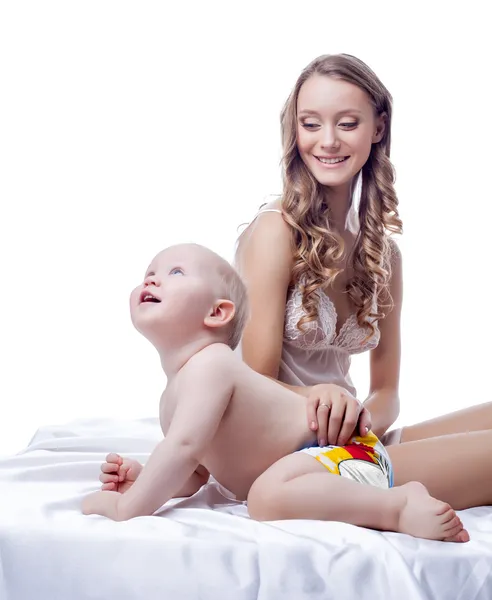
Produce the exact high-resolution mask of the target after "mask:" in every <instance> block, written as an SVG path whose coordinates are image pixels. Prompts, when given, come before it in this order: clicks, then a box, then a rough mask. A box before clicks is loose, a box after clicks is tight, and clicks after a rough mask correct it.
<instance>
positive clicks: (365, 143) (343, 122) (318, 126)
mask: <svg viewBox="0 0 492 600" xmlns="http://www.w3.org/2000/svg"><path fill="white" fill-rule="evenodd" d="M384 125H385V118H384V116H381V117H378V116H376V114H375V110H374V107H373V106H372V104H371V102H370V100H369V97H368V95H367V94H366V92H364V91H363V90H362V89H360V88H359V87H357V86H356V85H353V84H352V83H348V82H346V81H341V80H339V79H333V78H331V77H328V76H326V75H313V76H312V77H310V78H309V79H308V80H306V81H305V82H304V84H303V85H302V87H301V89H300V91H299V96H298V99H297V147H298V150H299V154H300V155H301V158H302V160H303V161H304V164H305V165H306V167H307V168H308V169H309V171H310V172H311V173H312V175H313V176H314V177H315V178H316V179H317V180H318V182H319V183H320V184H321V185H326V186H330V187H338V186H342V185H346V184H347V183H349V182H351V180H352V178H353V177H354V175H356V174H357V173H358V172H359V171H360V170H361V168H362V167H363V165H364V164H365V162H366V161H367V159H368V158H369V153H370V151H371V146H372V144H374V143H377V142H379V141H380V140H381V138H382V136H383V133H384Z"/></svg>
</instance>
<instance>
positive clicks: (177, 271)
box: [169, 267, 184, 275]
mask: <svg viewBox="0 0 492 600" xmlns="http://www.w3.org/2000/svg"><path fill="white" fill-rule="evenodd" d="M169 275H184V272H183V269H181V268H180V267H174V269H171V270H170V271H169Z"/></svg>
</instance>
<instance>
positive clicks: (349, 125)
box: [339, 121, 358, 129]
mask: <svg viewBox="0 0 492 600" xmlns="http://www.w3.org/2000/svg"><path fill="white" fill-rule="evenodd" d="M357 125H358V123H357V121H351V122H347V121H346V122H345V123H339V126H340V127H343V129H354V128H355V127H357Z"/></svg>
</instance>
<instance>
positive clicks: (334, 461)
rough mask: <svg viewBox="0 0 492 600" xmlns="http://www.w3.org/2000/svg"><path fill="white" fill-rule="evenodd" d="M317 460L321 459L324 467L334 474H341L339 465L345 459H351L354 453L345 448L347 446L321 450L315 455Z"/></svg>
mask: <svg viewBox="0 0 492 600" xmlns="http://www.w3.org/2000/svg"><path fill="white" fill-rule="evenodd" d="M315 458H316V460H317V461H319V462H320V463H321V464H322V465H323V466H324V467H326V468H327V469H328V471H330V473H333V474H334V475H340V470H339V468H338V465H339V464H340V463H341V462H343V461H344V460H349V459H351V458H352V455H351V454H350V453H349V452H347V450H345V448H341V447H339V448H330V450H327V451H326V452H320V453H319V454H316V456H315Z"/></svg>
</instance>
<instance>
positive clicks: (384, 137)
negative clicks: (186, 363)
mask: <svg viewBox="0 0 492 600" xmlns="http://www.w3.org/2000/svg"><path fill="white" fill-rule="evenodd" d="M391 109H392V100H391V95H390V94H389V92H388V90H387V89H386V88H385V87H384V85H383V84H382V83H381V81H380V80H379V79H378V78H377V76H376V75H375V73H374V72H373V71H372V70H371V69H370V68H369V67H368V66H367V65H365V64H364V63H363V62H362V61H361V60H359V59H357V58H355V57H352V56H348V55H328V56H321V57H319V58H317V59H316V60H314V61H313V62H312V63H311V64H310V65H309V66H308V67H307V68H306V69H304V71H303V72H302V73H301V75H300V77H299V79H298V80H297V82H296V85H295V87H294V89H293V91H292V93H291V95H290V96H289V98H288V100H287V102H286V104H285V107H284V109H283V111H282V117H281V121H282V141H283V168H284V189H283V193H282V196H281V198H279V199H277V200H276V201H274V202H272V203H270V204H268V205H267V206H266V207H263V209H262V210H260V212H259V213H258V215H257V216H256V218H255V219H254V221H253V223H251V224H250V226H249V227H248V228H247V229H246V231H245V232H244V233H243V234H242V236H241V238H240V240H239V244H238V249H237V256H236V262H237V265H238V268H239V270H240V272H241V274H242V276H243V278H244V280H245V282H246V285H247V287H248V290H249V294H250V300H251V319H250V322H249V324H248V326H247V328H246V331H245V333H244V337H243V340H242V346H241V350H242V354H243V358H244V360H245V361H246V362H247V363H248V364H249V365H250V366H251V367H252V368H254V369H255V370H256V371H258V372H260V373H263V374H265V375H267V376H269V377H272V378H275V379H277V380H278V381H279V382H280V383H281V384H283V385H285V386H287V387H290V388H293V389H295V390H296V391H297V392H299V393H300V394H302V395H304V396H306V397H307V398H308V402H307V406H308V419H309V422H310V424H311V427H312V428H313V429H317V431H318V440H319V443H320V445H325V444H326V443H329V444H337V445H343V444H345V443H346V442H347V441H348V439H349V437H350V436H351V435H352V433H353V431H354V429H355V428H357V429H358V430H359V432H360V434H361V435H363V434H364V433H365V431H367V429H369V428H370V429H372V430H373V431H374V432H375V433H376V435H378V436H380V437H381V439H382V441H383V442H384V443H385V444H386V445H387V447H388V452H389V454H390V456H391V459H392V461H393V466H394V471H395V484H396V485H401V484H403V483H406V482H408V481H412V480H413V481H415V480H417V481H420V482H422V483H423V484H424V485H426V487H427V488H428V489H429V492H430V494H431V495H433V496H435V497H437V498H440V499H442V500H444V501H446V502H449V503H450V504H451V505H452V506H453V507H454V508H455V509H463V508H468V507H472V506H478V505H485V504H492V461H490V458H489V457H490V455H491V452H492V403H487V404H483V405H480V406H476V407H473V408H470V409H466V410H463V411H460V412H457V413H453V414H450V415H447V416H444V417H442V418H439V419H435V420H432V421H428V422H425V423H421V424H418V425H414V426H411V427H404V428H403V429H402V430H392V431H391V430H390V431H388V429H389V428H390V427H391V425H392V424H393V423H394V421H395V420H396V418H397V416H398V412H399V396H398V380H399V369H400V312H401V304H402V265H401V254H400V252H399V250H398V247H397V245H396V244H395V242H394V241H393V240H392V239H391V238H390V237H389V234H391V233H401V221H400V219H399V216H398V200H397V197H396V193H395V190H394V187H393V182H394V173H393V167H392V165H391V162H390V158H389V156H390V140H391ZM364 351H370V352H371V360H370V365H371V367H370V368H371V384H370V394H369V397H368V398H367V399H366V400H365V402H364V403H363V404H362V403H361V402H360V401H359V400H358V399H357V398H356V391H355V389H354V387H353V385H352V382H351V379H350V373H349V369H350V357H351V355H352V354H355V353H359V352H364Z"/></svg>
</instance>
